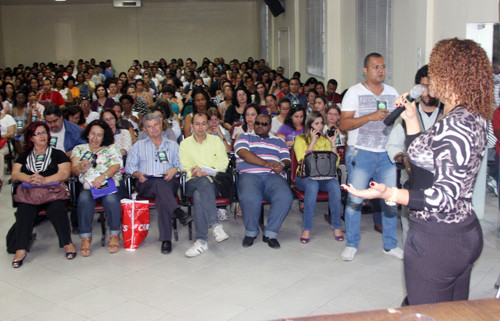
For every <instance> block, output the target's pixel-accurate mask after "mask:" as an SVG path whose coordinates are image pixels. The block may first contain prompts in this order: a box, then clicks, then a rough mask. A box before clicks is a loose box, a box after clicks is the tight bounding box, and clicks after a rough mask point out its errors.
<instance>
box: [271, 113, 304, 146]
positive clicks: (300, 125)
mask: <svg viewBox="0 0 500 321" xmlns="http://www.w3.org/2000/svg"><path fill="white" fill-rule="evenodd" d="M305 117H306V113H305V110H304V109H303V108H302V106H300V105H294V106H292V108H291V109H290V111H289V112H288V115H286V118H285V122H284V124H283V125H282V126H281V127H280V129H279V130H278V133H277V135H278V137H280V138H281V139H283V140H284V141H285V143H286V145H287V146H288V147H291V146H293V142H294V140H295V137H296V136H298V135H300V134H303V133H304V120H305Z"/></svg>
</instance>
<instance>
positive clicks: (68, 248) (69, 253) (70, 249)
mask: <svg viewBox="0 0 500 321" xmlns="http://www.w3.org/2000/svg"><path fill="white" fill-rule="evenodd" d="M64 251H65V252H66V258H67V259H68V260H72V259H74V258H75V256H76V248H75V246H74V245H73V243H69V244H66V245H65V246H64Z"/></svg>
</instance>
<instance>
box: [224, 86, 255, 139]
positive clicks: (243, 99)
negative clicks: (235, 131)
mask: <svg viewBox="0 0 500 321" xmlns="http://www.w3.org/2000/svg"><path fill="white" fill-rule="evenodd" d="M251 102H252V95H251V94H250V92H249V91H248V90H247V89H246V88H244V87H238V88H237V89H236V93H235V95H233V104H232V105H231V106H229V107H228V108H227V110H226V114H225V115H224V127H225V128H226V129H227V130H231V127H232V125H233V124H234V123H237V122H243V121H244V120H245V119H244V116H243V115H244V111H245V108H246V106H247V105H248V104H250V103H251Z"/></svg>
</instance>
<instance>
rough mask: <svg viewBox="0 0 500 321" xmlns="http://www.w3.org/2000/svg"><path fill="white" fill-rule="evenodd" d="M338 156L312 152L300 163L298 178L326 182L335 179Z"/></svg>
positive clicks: (325, 152) (331, 153) (328, 152)
mask: <svg viewBox="0 0 500 321" xmlns="http://www.w3.org/2000/svg"><path fill="white" fill-rule="evenodd" d="M337 158H338V155H337V154H335V153H334V152H331V151H312V152H310V153H308V154H307V155H306V157H304V159H303V160H302V161H301V167H300V171H299V177H302V178H305V177H309V178H310V179H314V180H326V179H331V178H334V177H336V174H337Z"/></svg>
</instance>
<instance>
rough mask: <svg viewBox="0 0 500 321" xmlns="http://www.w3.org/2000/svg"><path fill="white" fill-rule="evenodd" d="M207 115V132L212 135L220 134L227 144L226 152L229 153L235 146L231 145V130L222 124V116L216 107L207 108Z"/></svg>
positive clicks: (225, 144)
mask: <svg viewBox="0 0 500 321" xmlns="http://www.w3.org/2000/svg"><path fill="white" fill-rule="evenodd" d="M207 116H208V130H207V133H208V134H210V135H215V136H218V137H219V138H220V139H221V140H222V142H223V143H224V146H226V152H228V153H229V152H230V151H232V150H233V147H232V146H231V137H230V134H229V132H228V131H227V130H226V129H225V128H224V126H222V125H221V124H220V122H221V117H220V114H219V111H218V110H217V108H215V107H210V108H208V110H207Z"/></svg>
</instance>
